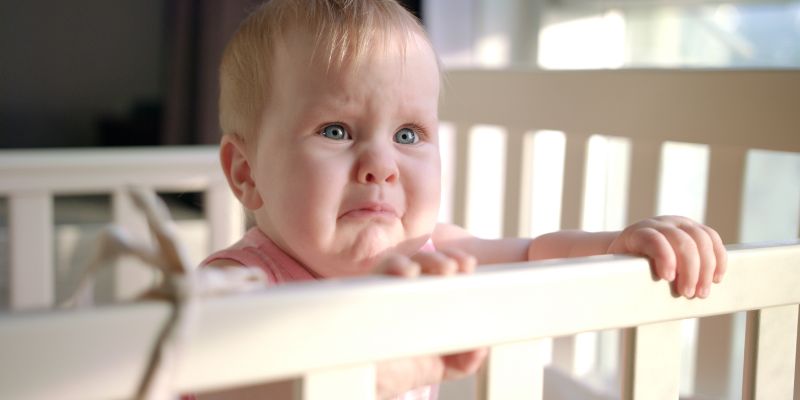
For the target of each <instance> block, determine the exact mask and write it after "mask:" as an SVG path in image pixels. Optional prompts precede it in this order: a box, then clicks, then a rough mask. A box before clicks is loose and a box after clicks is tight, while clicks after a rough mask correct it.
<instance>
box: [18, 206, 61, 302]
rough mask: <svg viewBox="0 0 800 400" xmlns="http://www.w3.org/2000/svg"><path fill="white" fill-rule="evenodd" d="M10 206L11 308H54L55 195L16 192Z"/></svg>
mask: <svg viewBox="0 0 800 400" xmlns="http://www.w3.org/2000/svg"><path fill="white" fill-rule="evenodd" d="M8 208H9V211H10V212H9V214H10V215H9V230H10V235H9V253H10V254H9V255H10V260H9V261H10V263H9V264H10V270H9V275H10V283H11V286H10V292H11V293H10V294H11V299H10V300H11V301H10V302H9V304H10V306H11V309H13V310H24V309H31V308H46V307H50V306H52V305H53V303H54V301H55V289H54V287H55V276H54V275H55V271H54V270H53V259H54V257H53V198H52V195H51V193H50V192H47V191H44V190H41V191H34V192H17V193H13V194H12V195H11V196H10V197H9V202H8Z"/></svg>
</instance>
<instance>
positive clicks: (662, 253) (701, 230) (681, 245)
mask: <svg viewBox="0 0 800 400" xmlns="http://www.w3.org/2000/svg"><path fill="white" fill-rule="evenodd" d="M608 252H609V253H628V254H638V255H643V256H646V257H648V258H649V259H650V260H651V262H652V265H653V268H654V270H655V273H656V275H657V276H658V277H659V278H662V279H665V280H667V281H669V282H675V289H676V290H677V291H678V293H680V294H681V295H683V296H686V298H692V297H694V296H698V297H700V298H706V297H708V294H709V293H710V290H711V282H712V281H713V282H714V283H719V282H720V281H722V276H723V275H724V274H725V268H726V261H727V253H726V251H725V247H724V246H723V244H722V239H720V237H719V234H718V233H717V232H716V231H715V230H713V229H711V228H709V227H707V226H705V225H703V224H699V223H697V222H694V221H692V220H691V219H689V218H685V217H678V216H662V217H655V218H650V219H646V220H643V221H639V222H637V223H635V224H633V225H631V226H629V227H627V228H625V230H623V231H622V233H620V234H619V236H617V238H616V239H614V241H613V242H612V243H611V245H610V246H609V248H608Z"/></svg>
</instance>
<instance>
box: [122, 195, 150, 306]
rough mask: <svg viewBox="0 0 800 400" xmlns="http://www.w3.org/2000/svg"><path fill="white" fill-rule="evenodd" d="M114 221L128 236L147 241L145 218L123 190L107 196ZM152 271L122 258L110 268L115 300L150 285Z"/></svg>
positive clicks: (133, 294)
mask: <svg viewBox="0 0 800 400" xmlns="http://www.w3.org/2000/svg"><path fill="white" fill-rule="evenodd" d="M111 204H112V210H113V211H112V212H113V218H114V223H115V224H117V225H118V226H120V227H122V228H123V229H124V230H125V231H126V232H128V233H129V234H130V236H131V237H132V238H134V239H135V240H140V241H150V240H151V239H150V232H149V230H148V228H147V221H146V220H145V219H144V217H143V216H142V215H141V213H140V212H139V211H138V210H137V209H136V207H135V206H134V204H133V202H132V201H131V198H130V195H129V194H128V191H127V190H126V189H122V188H120V189H117V190H115V191H114V193H113V194H112V197H111ZM154 278H155V273H154V272H153V271H152V270H150V268H149V267H147V266H146V265H145V264H144V263H143V262H141V261H139V260H137V259H134V258H131V257H123V258H121V259H120V260H119V261H117V264H116V265H115V269H114V296H115V298H116V299H119V300H122V299H126V300H127V299H131V298H132V297H134V296H136V295H138V294H140V293H141V292H142V291H144V290H146V289H148V288H150V287H152V286H153V283H154Z"/></svg>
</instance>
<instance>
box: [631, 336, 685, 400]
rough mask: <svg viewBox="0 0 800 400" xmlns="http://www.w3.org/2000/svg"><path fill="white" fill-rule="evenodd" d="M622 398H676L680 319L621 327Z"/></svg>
mask: <svg viewBox="0 0 800 400" xmlns="http://www.w3.org/2000/svg"><path fill="white" fill-rule="evenodd" d="M623 341H624V352H625V356H624V357H623V359H624V363H625V365H623V371H622V398H623V399H624V400H640V399H647V400H650V399H677V398H678V392H679V390H680V382H679V380H680V368H681V346H680V344H681V321H680V320H678V321H668V322H661V323H656V324H649V325H642V326H638V327H636V328H629V329H626V330H625V335H624V338H623Z"/></svg>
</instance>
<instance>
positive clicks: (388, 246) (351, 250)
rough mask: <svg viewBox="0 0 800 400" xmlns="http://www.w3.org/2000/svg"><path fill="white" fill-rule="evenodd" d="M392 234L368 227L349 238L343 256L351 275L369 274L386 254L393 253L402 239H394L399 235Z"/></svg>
mask: <svg viewBox="0 0 800 400" xmlns="http://www.w3.org/2000/svg"><path fill="white" fill-rule="evenodd" d="M392 233H393V232H387V231H386V230H385V229H381V228H378V227H374V228H373V227H370V228H366V229H363V230H362V231H360V232H358V234H357V235H354V236H353V237H351V238H350V240H349V246H348V248H347V249H346V250H345V251H344V252H343V255H344V257H345V258H346V259H347V260H348V262H350V263H351V265H352V267H351V268H352V269H353V273H352V275H363V274H367V273H370V272H371V271H372V270H373V269H374V268H375V265H376V264H377V263H378V262H380V260H381V259H383V257H385V256H386V254H388V253H390V252H392V251H394V249H395V248H396V247H397V245H398V243H399V242H401V241H402V238H401V237H395V236H399V235H393V234H392ZM348 275H351V274H348Z"/></svg>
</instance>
